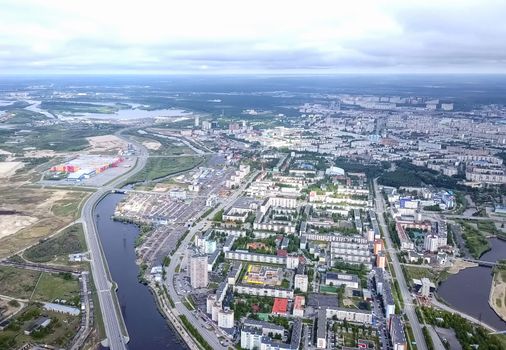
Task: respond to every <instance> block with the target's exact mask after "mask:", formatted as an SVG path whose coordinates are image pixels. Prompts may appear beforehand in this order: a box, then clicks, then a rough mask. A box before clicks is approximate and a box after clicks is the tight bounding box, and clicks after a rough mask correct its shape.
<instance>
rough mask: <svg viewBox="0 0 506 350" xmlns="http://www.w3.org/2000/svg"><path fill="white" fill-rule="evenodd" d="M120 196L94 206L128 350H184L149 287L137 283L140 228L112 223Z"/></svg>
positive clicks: (109, 197)
mask: <svg viewBox="0 0 506 350" xmlns="http://www.w3.org/2000/svg"><path fill="white" fill-rule="evenodd" d="M122 197H123V195H122V194H109V195H107V196H106V197H105V198H104V199H103V200H102V201H100V202H99V203H98V205H97V207H96V210H95V213H96V214H97V215H98V216H97V217H96V222H97V229H98V234H99V236H100V241H101V243H102V248H103V250H104V253H105V256H106V258H107V263H108V265H109V270H110V271H111V275H112V278H113V280H114V281H115V282H116V283H117V284H118V293H117V294H118V299H119V303H120V306H121V311H122V313H123V317H124V319H125V323H126V327H127V329H128V333H129V335H130V342H129V343H128V348H129V349H130V350H137V349H139V350H141V349H142V350H144V349H157V350H158V349H171V350H179V349H186V346H185V344H184V343H183V342H182V340H181V339H180V338H179V336H178V334H177V332H176V331H174V330H173V329H172V328H170V326H169V325H168V323H167V321H166V320H165V318H164V317H163V316H162V315H161V314H160V312H159V311H158V308H157V306H156V303H155V299H154V297H153V295H152V294H151V292H150V291H149V289H148V287H146V286H145V285H143V284H141V283H139V282H138V278H137V275H138V273H139V268H138V266H137V265H136V263H135V258H136V257H135V246H134V244H135V239H136V237H137V236H138V235H139V229H138V227H137V226H136V225H133V224H124V223H120V222H116V221H113V220H112V219H111V216H112V215H113V214H114V209H115V207H116V204H117V203H118V202H119V201H120V200H121V199H122Z"/></svg>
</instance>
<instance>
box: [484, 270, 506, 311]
mask: <svg viewBox="0 0 506 350" xmlns="http://www.w3.org/2000/svg"><path fill="white" fill-rule="evenodd" d="M488 303H489V305H490V307H491V308H492V309H493V310H494V311H495V313H496V314H497V315H498V316H499V317H500V318H502V319H503V321H506V269H501V268H497V269H496V270H495V271H494V277H493V278H492V287H491V288H490V296H489V299H488Z"/></svg>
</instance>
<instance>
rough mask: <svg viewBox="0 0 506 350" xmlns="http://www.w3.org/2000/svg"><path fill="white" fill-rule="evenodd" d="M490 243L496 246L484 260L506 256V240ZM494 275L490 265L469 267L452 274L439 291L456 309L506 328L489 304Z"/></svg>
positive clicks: (500, 327)
mask: <svg viewBox="0 0 506 350" xmlns="http://www.w3.org/2000/svg"><path fill="white" fill-rule="evenodd" d="M490 245H491V247H492V249H491V250H490V251H488V252H486V253H485V254H483V255H482V256H481V258H480V260H483V261H492V262H495V261H497V260H499V259H506V241H501V240H500V239H497V238H492V239H490ZM492 277H493V276H492V269H491V268H490V267H483V266H479V267H473V268H468V269H465V270H462V271H460V272H459V273H457V274H455V275H450V276H449V277H448V279H447V280H445V281H444V282H443V283H441V285H440V286H439V288H438V291H437V293H438V295H439V296H440V297H441V298H442V299H444V300H445V301H446V302H447V303H448V304H449V305H451V306H452V307H454V308H455V309H457V310H459V311H462V312H464V313H466V314H468V315H470V316H473V317H475V318H477V319H479V320H480V319H481V320H482V321H483V322H484V323H486V324H488V325H490V326H492V327H494V328H496V329H498V330H506V322H504V321H503V320H502V319H501V318H500V317H499V316H497V314H496V313H495V312H494V310H492V308H491V307H490V306H489V304H488V297H489V294H490V287H491V285H492Z"/></svg>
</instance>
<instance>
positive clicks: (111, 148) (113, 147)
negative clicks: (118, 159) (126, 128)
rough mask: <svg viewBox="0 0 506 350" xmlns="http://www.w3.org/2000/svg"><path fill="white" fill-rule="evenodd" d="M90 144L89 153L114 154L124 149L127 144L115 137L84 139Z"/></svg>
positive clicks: (105, 136) (104, 136)
mask: <svg viewBox="0 0 506 350" xmlns="http://www.w3.org/2000/svg"><path fill="white" fill-rule="evenodd" d="M86 139H87V140H88V142H89V143H90V146H91V147H90V149H89V150H88V151H89V152H90V153H94V154H116V153H118V151H119V150H122V149H126V148H127V145H128V143H127V142H126V141H125V140H123V139H121V138H119V137H118V136H116V135H102V136H92V137H87V138H86Z"/></svg>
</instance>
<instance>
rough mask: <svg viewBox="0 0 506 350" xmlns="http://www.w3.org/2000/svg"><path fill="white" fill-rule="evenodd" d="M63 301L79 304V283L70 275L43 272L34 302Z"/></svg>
mask: <svg viewBox="0 0 506 350" xmlns="http://www.w3.org/2000/svg"><path fill="white" fill-rule="evenodd" d="M55 299H60V300H61V299H63V300H66V301H67V302H71V303H72V302H74V304H75V302H77V303H78V302H79V281H78V280H77V279H76V278H74V277H72V276H71V275H70V274H69V275H66V274H50V273H47V272H42V275H41V276H40V280H39V282H38V283H37V287H36V288H35V291H34V293H33V297H32V300H34V301H46V302H51V301H54V300H55Z"/></svg>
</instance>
